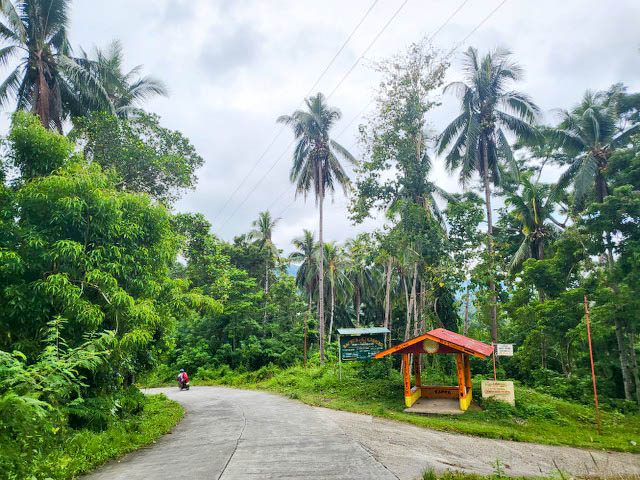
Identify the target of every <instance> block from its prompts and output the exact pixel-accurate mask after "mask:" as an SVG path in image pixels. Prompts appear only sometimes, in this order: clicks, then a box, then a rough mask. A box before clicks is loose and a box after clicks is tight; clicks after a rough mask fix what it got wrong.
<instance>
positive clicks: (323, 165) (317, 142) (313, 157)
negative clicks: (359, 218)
mask: <svg viewBox="0 0 640 480" xmlns="http://www.w3.org/2000/svg"><path fill="white" fill-rule="evenodd" d="M305 104H306V106H307V110H296V111H295V112H293V114H291V115H282V116H280V117H279V118H278V122H279V123H284V124H286V125H290V126H291V127H292V129H293V132H294V135H295V137H296V140H297V143H296V148H295V151H294V153H293V166H292V167H291V172H290V179H291V182H292V183H295V184H296V193H298V194H299V193H302V194H305V195H306V194H308V193H309V191H310V190H311V188H312V187H313V189H314V193H315V196H316V200H319V198H320V195H321V194H322V196H324V193H325V192H326V191H327V190H329V191H332V192H333V191H334V190H335V187H336V183H338V184H339V185H340V186H341V187H342V188H343V189H344V190H345V192H346V188H347V186H348V185H349V177H348V176H347V174H346V172H345V171H344V169H343V168H342V165H341V164H340V161H339V160H338V157H343V158H345V159H346V160H348V161H349V162H351V163H354V164H355V162H356V160H355V158H354V157H353V155H351V153H349V151H348V150H347V149H346V148H344V147H343V146H342V145H340V144H339V143H338V142H336V141H335V140H332V139H331V138H330V137H329V131H330V130H331V128H332V127H333V126H334V125H335V124H336V122H337V121H338V120H340V118H342V114H341V113H340V111H339V110H338V109H336V108H332V107H330V106H329V105H327V103H326V99H325V97H324V95H323V94H322V93H318V94H317V95H316V96H314V97H310V98H307V99H305ZM321 190H322V192H321Z"/></svg>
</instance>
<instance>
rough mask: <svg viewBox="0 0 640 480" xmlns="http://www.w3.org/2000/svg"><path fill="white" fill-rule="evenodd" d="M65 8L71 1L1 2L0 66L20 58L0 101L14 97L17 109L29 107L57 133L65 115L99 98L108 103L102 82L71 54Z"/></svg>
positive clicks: (81, 110)
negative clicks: (11, 59)
mask: <svg viewBox="0 0 640 480" xmlns="http://www.w3.org/2000/svg"><path fill="white" fill-rule="evenodd" d="M68 9H69V0H24V1H20V2H16V3H15V4H13V3H11V2H10V1H9V0H3V1H1V2H0V16H1V17H3V20H4V23H1V24H0V39H2V40H4V43H5V46H4V47H2V48H0V64H4V65H6V64H7V63H8V61H9V59H10V58H12V57H15V56H19V61H18V65H17V66H16V67H15V68H14V69H12V70H11V71H10V72H9V74H8V76H7V77H6V78H5V80H4V81H3V82H2V84H0V105H1V106H6V105H7V103H8V102H9V101H10V100H12V99H14V98H15V100H16V103H17V105H16V106H17V109H18V110H31V111H32V112H33V113H35V114H37V115H38V116H39V117H40V121H41V122H42V124H43V125H44V126H45V127H47V128H56V129H57V130H58V131H60V132H62V121H63V119H64V118H65V117H66V116H67V115H69V114H71V115H83V114H85V113H86V111H87V108H88V105H90V104H95V103H99V102H102V103H104V104H105V105H107V106H109V107H110V102H109V99H108V96H107V94H106V91H105V90H104V88H103V87H102V85H101V82H100V80H99V79H98V78H97V77H96V76H95V75H94V74H93V73H92V72H91V71H89V70H87V69H86V68H83V67H82V66H81V65H80V63H78V61H77V59H74V58H72V57H71V55H72V51H71V47H70V46H69V42H68V40H67V30H68V24H69V16H68Z"/></svg>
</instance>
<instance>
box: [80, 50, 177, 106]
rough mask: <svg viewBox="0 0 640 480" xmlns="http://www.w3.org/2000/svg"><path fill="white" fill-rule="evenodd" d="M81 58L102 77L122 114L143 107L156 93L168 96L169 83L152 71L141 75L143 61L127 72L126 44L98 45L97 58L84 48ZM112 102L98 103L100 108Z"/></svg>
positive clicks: (82, 61) (92, 70) (114, 104)
mask: <svg viewBox="0 0 640 480" xmlns="http://www.w3.org/2000/svg"><path fill="white" fill-rule="evenodd" d="M82 54H83V55H82V58H81V59H79V60H78V61H79V62H80V63H81V64H82V65H83V66H84V67H85V68H86V69H87V70H88V71H89V72H90V74H91V75H93V76H95V77H96V78H98V79H99V80H100V82H101V84H102V86H103V87H104V89H105V91H106V93H107V95H108V100H109V101H110V103H111V105H112V107H113V109H114V110H115V112H116V114H117V115H118V116H119V117H122V118H126V117H128V116H129V115H130V114H131V113H133V112H135V111H136V110H137V109H138V108H140V104H141V103H142V102H143V101H145V100H148V99H149V98H151V97H154V96H158V95H159V96H163V97H166V96H168V91H167V87H166V86H165V84H164V83H163V82H162V81H161V80H159V79H157V78H155V77H153V76H150V75H147V76H143V77H141V76H140V71H141V70H142V65H137V66H136V67H134V68H133V69H131V70H130V71H129V72H126V73H125V72H124V66H123V63H124V55H123V53H122V44H121V43H120V41H118V40H114V41H113V42H111V43H110V44H109V45H108V46H107V48H106V49H100V48H97V47H96V48H95V49H94V52H93V58H90V57H89V55H88V54H87V53H86V52H84V51H83V52H82ZM109 108H111V106H110V105H96V106H95V109H96V110H108V109H109Z"/></svg>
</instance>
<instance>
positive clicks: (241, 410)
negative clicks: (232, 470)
mask: <svg viewBox="0 0 640 480" xmlns="http://www.w3.org/2000/svg"><path fill="white" fill-rule="evenodd" d="M240 413H242V420H243V421H244V423H243V425H242V430H240V435H238V438H237V439H236V445H235V447H233V452H231V455H229V458H228V459H227V463H225V464H224V467H223V468H222V471H221V472H220V475H218V480H220V479H221V478H222V475H224V472H225V471H226V470H227V467H228V466H229V463H231V459H232V458H233V456H234V455H235V454H236V450H238V445H239V444H240V440H242V435H243V434H244V429H245V428H246V427H247V417H246V416H245V414H244V409H243V408H242V407H240Z"/></svg>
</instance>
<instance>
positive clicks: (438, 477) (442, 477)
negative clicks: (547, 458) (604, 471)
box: [422, 469, 640, 480]
mask: <svg viewBox="0 0 640 480" xmlns="http://www.w3.org/2000/svg"><path fill="white" fill-rule="evenodd" d="M497 470H498V471H497V472H496V473H494V474H493V475H478V474H475V473H464V472H458V471H455V472H453V471H447V472H442V473H436V472H434V471H433V470H427V471H425V472H424V473H423V474H422V480H505V479H507V478H508V479H509V480H530V479H527V477H506V476H505V475H504V473H503V472H500V471H499V469H497ZM549 478H554V479H556V480H568V479H569V478H571V479H579V480H587V479H588V480H599V479H601V478H602V479H606V480H611V479H612V478H615V479H616V480H640V476H639V475H617V476H615V477H598V476H589V477H569V476H566V475H564V474H562V472H558V474H557V475H555V476H553V477H549Z"/></svg>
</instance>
